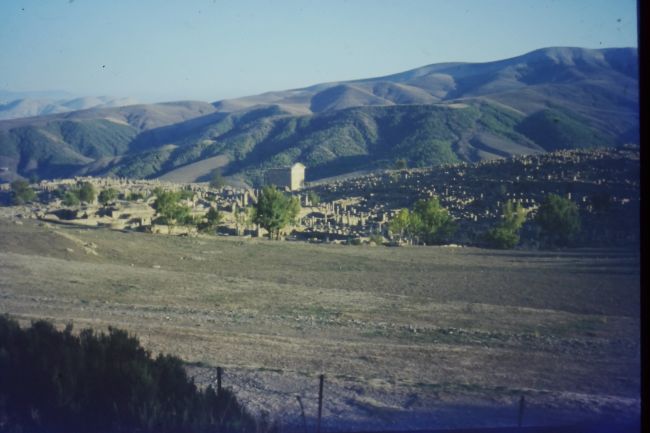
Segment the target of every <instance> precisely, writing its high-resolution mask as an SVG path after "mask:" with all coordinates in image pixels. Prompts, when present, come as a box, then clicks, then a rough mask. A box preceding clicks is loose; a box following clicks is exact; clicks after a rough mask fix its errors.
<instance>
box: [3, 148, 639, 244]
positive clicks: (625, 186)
mask: <svg viewBox="0 0 650 433" xmlns="http://www.w3.org/2000/svg"><path fill="white" fill-rule="evenodd" d="M298 166H300V167H298V170H296V167H295V166H294V167H289V168H287V169H274V170H273V171H271V172H270V173H269V175H267V183H268V184H270V185H274V186H277V187H280V188H281V189H283V190H284V191H286V193H287V194H291V195H293V196H295V197H297V198H298V199H299V201H300V204H301V209H300V212H299V214H298V216H297V218H296V219H295V220H294V221H292V223H291V224H290V225H289V226H287V227H285V228H284V230H283V235H284V238H285V239H287V240H303V241H309V242H326V243H330V242H331V243H348V244H350V243H351V244H362V243H366V244H367V243H371V237H373V236H375V237H374V239H378V238H377V237H376V236H377V235H379V236H380V239H381V241H382V242H383V241H385V242H386V243H389V242H390V241H391V240H394V238H395V233H391V231H390V228H389V222H390V221H391V220H392V219H393V218H394V216H395V215H396V213H397V212H398V211H399V210H400V209H402V208H408V207H411V206H412V205H413V203H415V202H416V201H417V200H419V199H427V198H430V197H438V198H439V200H440V202H441V204H442V205H443V206H444V207H445V208H446V209H448V211H449V213H450V214H451V215H452V217H453V219H454V220H455V221H456V222H457V224H458V226H459V230H457V234H456V235H455V237H454V239H453V243H454V244H459V245H473V244H476V242H477V239H478V236H479V235H480V234H481V233H483V232H485V231H486V230H488V229H489V228H490V226H492V225H494V224H495V222H497V221H498V220H499V218H500V216H501V213H500V212H501V206H502V204H503V203H504V202H506V201H508V200H510V201H513V202H515V203H519V204H521V205H522V207H523V208H524V209H526V211H528V212H531V211H532V212H534V210H535V209H536V208H537V206H539V203H540V202H541V201H542V200H543V198H544V197H545V196H546V195H547V194H550V193H553V194H558V195H561V196H564V197H566V198H568V199H569V200H571V201H573V202H575V203H577V205H578V206H579V209H580V211H581V214H582V216H583V220H584V229H583V232H582V235H581V239H580V242H579V243H582V244H585V245H595V244H611V243H612V242H614V243H626V242H627V243H630V242H634V241H635V240H636V239H637V235H638V212H639V151H638V148H635V147H628V148H620V149H588V150H564V151H557V152H554V153H548V154H540V155H523V156H515V157H511V158H508V159H495V160H487V161H481V162H478V163H459V164H450V165H445V166H441V167H436V168H426V169H396V170H382V171H380V172H375V173H372V174H367V175H360V176H358V177H352V178H344V179H329V180H321V181H317V182H312V183H309V182H308V183H305V182H304V176H305V167H304V166H302V165H301V164H298ZM307 170H308V168H307ZM84 183H89V184H91V185H92V186H93V188H94V190H95V191H96V193H97V194H95V195H96V196H95V197H94V198H93V200H92V202H88V203H86V202H83V203H80V204H78V205H75V206H66V205H65V203H64V200H63V199H62V197H63V196H64V194H65V191H67V190H69V189H71V188H75V187H78V186H79V185H81V184H84ZM34 188H35V190H36V192H37V196H38V200H36V201H35V202H34V203H32V204H30V205H28V206H22V207H19V208H16V209H15V211H14V212H15V215H16V216H18V217H24V218H38V219H40V220H42V221H46V222H51V223H62V224H77V225H82V226H92V227H108V228H111V229H116V230H137V231H144V232H150V233H155V234H171V235H197V234H198V230H197V226H196V225H188V224H183V223H178V224H174V225H171V224H162V223H160V222H156V217H157V214H156V210H155V208H154V206H153V205H154V202H155V200H156V195H155V191H156V189H162V190H167V191H179V192H182V199H181V202H180V204H181V205H183V206H186V207H187V208H189V212H190V215H191V217H192V221H198V222H200V221H201V220H202V219H204V217H205V216H206V214H207V213H208V210H209V209H210V208H213V209H216V210H218V211H219V212H220V215H221V219H220V223H219V225H218V226H217V227H214V230H213V231H212V234H217V235H222V236H243V237H262V236H265V235H266V234H267V233H266V231H265V230H264V229H263V228H261V227H260V226H259V224H254V223H253V222H252V221H251V218H250V212H249V209H250V207H252V206H254V205H255V203H256V201H257V196H258V194H259V193H260V189H259V188H246V189H243V188H233V187H229V186H220V187H218V188H216V187H214V186H210V184H209V183H207V182H204V183H192V184H180V183H169V182H163V181H158V180H134V179H126V178H94V177H77V178H74V179H63V180H44V181H41V182H38V183H36V184H35V185H34ZM104 190H114V191H115V192H116V194H115V196H114V197H113V198H112V199H111V200H109V201H105V202H104V203H99V199H98V195H99V194H100V193H101V191H104ZM0 191H3V192H4V195H5V197H4V198H5V202H8V201H9V193H10V184H4V185H0ZM599 199H600V201H602V200H603V199H604V200H605V201H606V207H607V209H606V210H607V212H608V215H610V216H613V217H614V218H617V221H618V222H617V223H616V224H612V223H611V220H608V221H606V224H603V221H600V223H601V224H600V226H599V218H598V217H599V216H602V215H601V214H602V212H601V209H600V208H598V206H599V202H598V200H599ZM529 246H530V245H529Z"/></svg>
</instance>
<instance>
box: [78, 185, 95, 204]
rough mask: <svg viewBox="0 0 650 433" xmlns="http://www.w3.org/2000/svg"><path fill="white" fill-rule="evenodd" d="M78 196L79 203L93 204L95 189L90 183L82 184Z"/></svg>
mask: <svg viewBox="0 0 650 433" xmlns="http://www.w3.org/2000/svg"><path fill="white" fill-rule="evenodd" d="M78 196H79V200H80V201H84V202H86V203H91V202H93V201H94V200H95V197H96V193H95V187H94V186H93V184H92V183H90V182H84V183H82V184H81V186H80V187H79V193H78Z"/></svg>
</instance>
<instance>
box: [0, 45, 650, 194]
mask: <svg viewBox="0 0 650 433" xmlns="http://www.w3.org/2000/svg"><path fill="white" fill-rule="evenodd" d="M637 71H638V55H637V52H636V50H635V49H630V48H620V49H603V50H590V49H581V48H545V49H541V50H536V51H533V52H531V53H528V54H525V55H522V56H518V57H514V58H511V59H505V60H500V61H496V62H488V63H443V64H434V65H428V66H424V67H422V68H417V69H413V70H410V71H406V72H402V73H399V74H394V75H389V76H385V77H379V78H370V79H364V80H355V81H348V82H337V83H324V84H319V85H315V86H310V87H307V88H303V89H294V90H288V91H280V92H269V93H265V94H262V95H257V96H250V97H245V98H238V99H231V100H224V101H218V102H216V103H214V104H207V103H203V102H176V103H168V104H151V105H136V106H129V107H120V108H94V109H90V110H82V111H75V112H71V113H64V114H55V115H51V116H44V117H38V118H31V119H15V120H10V121H0V162H1V163H2V164H4V165H5V166H7V167H8V169H9V170H8V171H12V170H15V171H17V173H18V174H19V175H22V176H30V175H37V176H48V177H49V176H71V175H74V174H81V173H84V174H95V175H120V176H130V177H158V176H162V175H166V177H167V178H174V179H189V180H197V179H198V180H200V179H205V178H206V176H207V174H208V173H209V172H210V171H211V170H212V169H214V168H217V167H220V168H221V169H222V170H223V171H224V173H225V174H227V175H230V176H235V177H236V176H240V177H244V178H246V179H248V180H249V181H252V182H259V181H260V180H261V179H262V172H263V170H264V169H266V168H268V167H275V166H282V165H286V164H290V163H293V162H296V161H300V162H302V163H304V164H305V165H307V167H308V171H307V175H308V178H309V179H315V178H319V177H326V176H331V175H336V174H343V173H345V172H349V171H355V170H366V169H373V168H378V167H384V166H390V165H392V164H394V162H395V161H396V160H397V159H406V160H407V162H408V164H409V165H410V166H426V165H435V164H442V163H447V162H454V161H477V160H482V159H489V158H499V157H506V156H509V155H513V154H521V153H534V152H545V151H551V150H556V149H563V148H575V147H590V146H616V145H621V144H624V143H626V142H636V143H638V142H639V138H638V137H639V99H638V75H637V74H638V72H637ZM80 103H83V102H81V101H80ZM202 161H203V162H202ZM225 162H227V164H226V165H224V163H225ZM5 172H7V170H5Z"/></svg>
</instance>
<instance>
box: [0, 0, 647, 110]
mask: <svg viewBox="0 0 650 433" xmlns="http://www.w3.org/2000/svg"><path fill="white" fill-rule="evenodd" d="M636 45H637V27H636V1H634V0H607V1H603V0H579V1H578V0H555V1H552V0H321V1H312V0H301V1H299V0H286V1H284V0H283V1H281V0H275V1H271V0H255V1H253V0H184V1H182V0H1V1H0V91H2V90H9V91H28V90H63V91H68V92H71V93H73V94H75V95H85V96H91V95H94V96H99V95H112V96H132V97H135V98H137V99H139V100H141V101H147V102H154V101H165V100H179V99H197V100H204V101H215V100H218V99H222V98H230V97H237V96H244V95H250V94H257V93H261V92H264V91H271V90H284V89H289V88H297V87H303V86H307V85H310V84H316V83H320V82H327V81H337V80H348V79H356V78H368V77H373V76H380V75H386V74H390V73H396V72H401V71H404V70H407V69H411V68H415V67H418V66H423V65H427V64H431V63H439V62H448V61H470V62H482V61H490V60H498V59H502V58H507V57H513V56H517V55H520V54H524V53H526V52H528V51H532V50H534V49H537V48H542V47H548V46H579V47H587V48H601V47H623V46H633V47H636Z"/></svg>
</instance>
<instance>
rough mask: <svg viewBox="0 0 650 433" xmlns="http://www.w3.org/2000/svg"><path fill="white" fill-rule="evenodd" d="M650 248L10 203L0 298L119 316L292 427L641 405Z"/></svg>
mask: <svg viewBox="0 0 650 433" xmlns="http://www.w3.org/2000/svg"><path fill="white" fill-rule="evenodd" d="M639 289H640V281H639V255H638V251H633V250H632V251H631V250H566V251H545V252H537V251H491V250H482V249H475V248H450V247H402V248H389V247H368V246H337V245H311V244H306V243H297V242H270V241H266V240H256V239H237V238H223V237H219V238H215V237H199V238H189V237H169V236H157V235H148V234H140V233H122V232H117V231H110V230H106V229H88V228H78V227H71V226H63V225H56V226H55V225H50V224H44V223H41V222H38V221H36V220H29V219H15V218H13V217H11V216H9V215H8V214H6V215H5V216H4V217H0V313H7V314H9V315H11V316H12V317H15V318H17V319H20V320H21V321H23V322H24V323H28V322H29V321H30V320H32V319H36V318H46V319H50V320H52V321H54V322H55V323H56V324H57V325H60V326H63V325H65V323H67V322H68V321H73V322H74V325H75V329H77V330H79V329H82V328H85V327H93V328H95V329H106V327H108V326H111V325H112V326H116V327H120V328H124V329H127V330H129V331H130V332H132V333H134V334H136V335H137V336H138V337H139V338H140V341H141V342H142V343H143V345H145V346H146V347H147V348H148V349H149V350H150V351H151V352H152V353H154V354H156V353H158V352H166V353H172V354H175V355H178V356H180V357H182V358H183V359H185V360H186V361H188V362H190V363H192V365H191V366H189V367H188V370H189V371H190V373H191V374H192V375H194V376H195V378H196V381H197V382H198V383H201V384H206V383H208V382H213V381H214V377H215V372H214V367H216V366H223V367H224V368H225V374H224V386H228V387H232V388H234V389H235V391H236V392H237V394H238V396H239V397H240V398H241V399H242V400H243V401H244V402H245V403H246V404H248V405H249V407H250V408H251V409H252V410H253V411H255V412H257V413H261V412H263V411H267V412H269V414H270V416H271V418H276V419H278V420H279V421H281V422H282V425H283V426H284V428H285V429H286V430H291V429H297V428H298V427H299V426H300V425H301V420H300V411H299V406H298V403H297V401H296V398H295V396H296V395H301V396H302V399H303V402H304V404H305V411H306V415H307V417H308V422H309V423H313V417H314V416H315V414H316V394H317V384H318V379H317V375H318V374H319V373H324V374H325V375H326V384H325V407H324V412H323V413H324V417H325V422H324V427H325V428H327V429H329V430H330V431H331V430H336V429H344V430H351V429H353V428H358V429H361V428H362V427H366V428H385V429H397V428H407V427H409V428H418V427H425V426H427V427H462V426H465V427H469V426H481V425H512V424H515V423H516V419H517V402H518V400H519V398H520V396H521V395H525V396H526V401H527V407H526V412H525V418H524V419H525V423H527V424H543V423H566V422H573V421H577V420H583V419H596V418H602V417H614V418H618V419H634V418H638V414H639V411H640V396H639V389H640V377H639V376H640V347H639V340H640V337H639V326H640V319H639V314H640V313H639Z"/></svg>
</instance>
